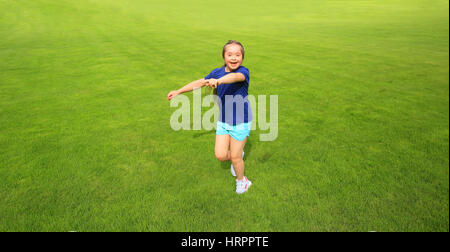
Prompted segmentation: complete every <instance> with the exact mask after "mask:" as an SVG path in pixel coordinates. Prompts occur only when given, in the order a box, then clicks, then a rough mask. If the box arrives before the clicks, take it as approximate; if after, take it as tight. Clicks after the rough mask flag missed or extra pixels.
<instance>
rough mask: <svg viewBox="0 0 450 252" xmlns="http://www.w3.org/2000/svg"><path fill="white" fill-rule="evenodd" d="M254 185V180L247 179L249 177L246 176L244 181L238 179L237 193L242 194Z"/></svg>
mask: <svg viewBox="0 0 450 252" xmlns="http://www.w3.org/2000/svg"><path fill="white" fill-rule="evenodd" d="M251 185H252V182H251V181H250V180H248V179H247V177H245V176H244V179H243V180H242V181H238V180H236V193H237V194H242V193H245V192H246V191H248V188H250V186H251Z"/></svg>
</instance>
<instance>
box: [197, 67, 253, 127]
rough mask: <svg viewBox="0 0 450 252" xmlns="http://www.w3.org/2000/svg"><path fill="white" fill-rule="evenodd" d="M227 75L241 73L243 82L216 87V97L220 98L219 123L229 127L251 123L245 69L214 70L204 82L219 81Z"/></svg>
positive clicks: (247, 74) (247, 77)
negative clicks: (209, 80)
mask: <svg viewBox="0 0 450 252" xmlns="http://www.w3.org/2000/svg"><path fill="white" fill-rule="evenodd" d="M229 73H242V74H243V75H244V76H245V81H241V82H235V83H231V84H221V85H219V86H218V87H217V96H218V97H219V98H220V99H219V111H220V115H219V121H221V122H224V123H227V124H229V125H237V124H241V123H247V122H251V121H252V110H251V107H250V103H249V101H248V86H249V83H250V74H249V71H248V69H247V68H246V67H244V66H240V67H239V68H238V69H236V70H235V71H232V72H225V67H221V68H216V69H214V70H213V71H212V72H211V73H210V74H208V75H207V76H206V77H205V80H207V79H219V78H222V77H223V76H225V75H227V74H229Z"/></svg>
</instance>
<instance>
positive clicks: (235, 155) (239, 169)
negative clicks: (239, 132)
mask: <svg viewBox="0 0 450 252" xmlns="http://www.w3.org/2000/svg"><path fill="white" fill-rule="evenodd" d="M246 142H247V138H245V139H244V140H243V141H238V140H235V139H234V138H232V137H230V152H231V162H233V166H234V170H235V172H236V177H237V180H243V179H244V160H243V159H242V152H243V151H244V147H245V143H246Z"/></svg>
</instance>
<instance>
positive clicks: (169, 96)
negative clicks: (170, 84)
mask: <svg viewBox="0 0 450 252" xmlns="http://www.w3.org/2000/svg"><path fill="white" fill-rule="evenodd" d="M179 94H180V93H179V92H178V90H173V91H170V93H169V94H168V95H167V99H168V100H169V101H170V100H172V98H174V97H175V96H177V95H179Z"/></svg>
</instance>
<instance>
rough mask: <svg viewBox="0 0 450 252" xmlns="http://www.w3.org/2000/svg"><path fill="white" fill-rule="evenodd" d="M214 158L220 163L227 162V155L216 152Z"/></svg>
mask: <svg viewBox="0 0 450 252" xmlns="http://www.w3.org/2000/svg"><path fill="white" fill-rule="evenodd" d="M216 158H217V159H218V160H219V161H221V162H224V161H227V160H228V153H217V152H216Z"/></svg>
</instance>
